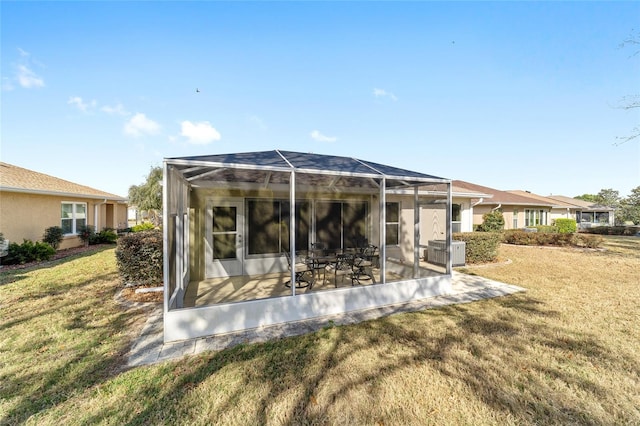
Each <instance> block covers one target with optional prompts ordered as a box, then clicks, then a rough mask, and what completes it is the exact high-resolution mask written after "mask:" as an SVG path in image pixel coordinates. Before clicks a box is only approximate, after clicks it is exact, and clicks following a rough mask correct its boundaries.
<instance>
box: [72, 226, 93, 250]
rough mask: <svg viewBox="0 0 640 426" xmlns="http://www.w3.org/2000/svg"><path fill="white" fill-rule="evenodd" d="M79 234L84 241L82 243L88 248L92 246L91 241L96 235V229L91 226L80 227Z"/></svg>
mask: <svg viewBox="0 0 640 426" xmlns="http://www.w3.org/2000/svg"><path fill="white" fill-rule="evenodd" d="M77 232H78V237H80V239H81V240H82V242H84V244H85V245H86V246H88V245H89V244H91V239H93V238H94V236H95V234H96V230H95V228H94V227H93V226H91V225H82V226H79V227H78V229H77Z"/></svg>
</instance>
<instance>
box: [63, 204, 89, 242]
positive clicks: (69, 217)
mask: <svg viewBox="0 0 640 426" xmlns="http://www.w3.org/2000/svg"><path fill="white" fill-rule="evenodd" d="M60 218H61V219H60V226H61V228H62V231H63V232H64V233H65V234H77V233H78V230H79V229H80V228H81V227H83V226H85V225H86V224H87V203H62V209H61V214H60Z"/></svg>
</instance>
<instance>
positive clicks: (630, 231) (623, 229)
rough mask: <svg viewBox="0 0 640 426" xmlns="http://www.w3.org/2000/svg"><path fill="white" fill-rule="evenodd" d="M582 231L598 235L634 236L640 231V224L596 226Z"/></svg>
mask: <svg viewBox="0 0 640 426" xmlns="http://www.w3.org/2000/svg"><path fill="white" fill-rule="evenodd" d="M580 232H584V233H587V234H598V235H627V236H633V235H637V234H638V233H640V226H594V227H593V228H585V229H581V230H580Z"/></svg>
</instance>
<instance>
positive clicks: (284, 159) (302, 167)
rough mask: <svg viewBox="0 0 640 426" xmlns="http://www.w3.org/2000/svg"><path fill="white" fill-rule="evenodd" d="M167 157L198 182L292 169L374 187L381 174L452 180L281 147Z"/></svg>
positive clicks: (321, 180)
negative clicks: (286, 149)
mask: <svg viewBox="0 0 640 426" xmlns="http://www.w3.org/2000/svg"><path fill="white" fill-rule="evenodd" d="M165 161H166V162H167V163H168V164H169V165H171V166H173V167H175V168H176V169H178V170H179V171H181V173H182V174H183V176H184V177H185V178H186V179H187V180H188V181H189V182H190V183H191V184H192V185H195V186H198V185H202V186H206V185H208V184H214V183H216V184H218V183H221V182H227V183H228V182H251V183H264V184H265V185H267V184H278V183H280V184H285V183H287V182H288V179H289V173H290V172H291V171H295V172H296V175H297V176H301V178H300V179H301V180H299V178H296V181H297V182H299V183H303V184H309V185H315V186H320V185H331V186H333V187H339V186H341V187H346V188H348V187H352V188H353V187H357V188H374V187H376V183H375V181H371V180H372V179H381V178H386V182H387V188H394V187H395V188H398V187H407V186H416V185H421V184H428V183H432V184H433V183H436V184H438V183H448V182H450V180H449V179H445V178H441V177H437V176H432V175H428V174H424V173H419V172H414V171H410V170H406V169H401V168H398V167H393V166H388V165H384V164H379V163H374V162H371V161H365V160H359V159H357V158H351V157H341V156H336V155H323V154H313V153H302V152H294V151H282V150H273V151H259V152H245V153H235V154H216V155H202V156H192V157H174V158H168V159H165ZM299 173H300V174H301V175H298V174H299ZM363 178H364V179H363ZM367 178H368V179H367Z"/></svg>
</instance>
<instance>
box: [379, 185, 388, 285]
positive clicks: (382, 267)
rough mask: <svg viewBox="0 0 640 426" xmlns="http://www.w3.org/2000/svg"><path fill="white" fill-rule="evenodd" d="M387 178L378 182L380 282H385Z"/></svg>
mask: <svg viewBox="0 0 640 426" xmlns="http://www.w3.org/2000/svg"><path fill="white" fill-rule="evenodd" d="M386 187H387V179H386V178H384V177H383V178H382V181H381V182H380V206H379V209H380V282H382V284H385V283H386V282H387V273H386V263H387V249H386V244H387V226H386V224H387V208H386V205H387V198H386Z"/></svg>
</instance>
